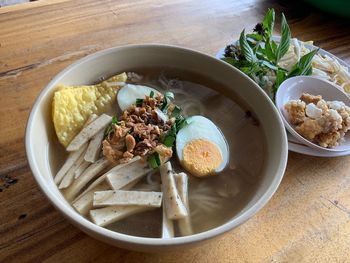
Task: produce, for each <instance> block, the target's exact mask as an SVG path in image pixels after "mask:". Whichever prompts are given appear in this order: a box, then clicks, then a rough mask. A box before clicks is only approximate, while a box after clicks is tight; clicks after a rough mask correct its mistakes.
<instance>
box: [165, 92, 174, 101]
mask: <svg viewBox="0 0 350 263" xmlns="http://www.w3.org/2000/svg"><path fill="white" fill-rule="evenodd" d="M164 97H165V98H168V99H169V100H173V99H174V98H175V96H174V93H172V92H171V91H167V92H165V93H164Z"/></svg>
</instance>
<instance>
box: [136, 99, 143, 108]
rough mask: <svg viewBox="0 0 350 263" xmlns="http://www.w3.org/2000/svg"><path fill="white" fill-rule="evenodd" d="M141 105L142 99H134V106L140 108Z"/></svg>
mask: <svg viewBox="0 0 350 263" xmlns="http://www.w3.org/2000/svg"><path fill="white" fill-rule="evenodd" d="M142 104H143V99H136V106H137V107H141V106H142Z"/></svg>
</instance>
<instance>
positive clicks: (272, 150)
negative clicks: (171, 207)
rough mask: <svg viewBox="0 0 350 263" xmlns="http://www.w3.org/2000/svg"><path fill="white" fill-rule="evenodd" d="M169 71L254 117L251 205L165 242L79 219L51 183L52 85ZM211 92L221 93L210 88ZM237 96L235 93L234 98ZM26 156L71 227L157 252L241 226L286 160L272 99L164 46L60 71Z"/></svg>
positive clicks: (41, 101)
mask: <svg viewBox="0 0 350 263" xmlns="http://www.w3.org/2000/svg"><path fill="white" fill-rule="evenodd" d="M151 66H154V67H171V68H178V69H179V70H183V71H190V72H193V73H194V74H200V75H203V76H205V77H207V78H209V79H211V80H213V81H216V82H217V83H220V86H221V85H222V87H223V88H221V89H220V90H218V91H219V92H222V93H223V94H225V95H226V96H227V97H229V98H232V97H236V96H238V97H239V98H240V99H242V101H243V102H244V103H246V105H247V106H248V107H250V108H251V109H252V110H253V111H254V112H255V114H256V117H257V118H258V120H259V121H260V125H261V127H262V130H263V132H264V134H265V137H266V149H265V151H266V153H265V156H264V157H265V160H264V168H263V170H262V174H261V178H262V179H261V183H260V184H259V185H258V186H257V188H256V189H255V190H254V193H252V197H251V199H250V201H249V202H248V203H247V204H246V205H245V206H244V207H243V208H242V209H241V210H240V211H239V212H238V213H237V214H236V215H235V216H234V217H232V218H231V219H230V220H228V222H226V223H225V224H223V225H221V226H219V227H216V228H214V229H211V230H209V231H206V232H202V233H199V234H195V235H191V236H185V237H176V238H169V239H161V238H145V237H136V236H130V235H125V234H121V233H117V232H114V231H111V230H108V229H106V228H103V227H100V226H97V225H95V224H93V223H92V222H90V221H89V220H87V219H86V218H84V217H82V216H81V215H79V214H78V213H77V212H76V211H75V210H74V209H73V208H72V207H71V206H70V204H69V203H68V202H67V201H66V200H65V198H64V197H63V196H62V194H61V192H60V191H59V190H58V188H57V186H56V185H55V183H54V181H53V174H52V173H51V169H50V163H49V161H48V157H49V153H48V146H49V144H50V141H52V140H51V138H53V136H55V133H54V128H53V125H52V120H51V103H52V97H53V93H54V90H55V87H56V85H57V84H58V83H62V84H70V85H74V84H87V83H92V82H94V81H96V80H97V79H99V77H101V76H110V75H112V74H116V73H118V72H122V71H125V70H133V69H137V68H145V67H151ZM213 89H219V87H216V86H214V87H213ZM234 94H235V95H234ZM26 151H27V158H28V162H29V165H30V167H31V170H32V172H33V175H34V178H35V179H36V181H37V183H38V184H39V186H40V188H41V190H42V191H43V192H44V193H45V195H46V196H47V197H48V199H49V200H50V201H51V202H52V203H53V205H54V206H55V207H56V208H57V209H58V210H60V211H61V212H62V213H63V215H65V216H66V217H67V218H68V219H69V220H70V221H71V222H72V223H73V224H74V225H76V226H77V227H79V228H80V229H81V230H82V231H84V232H86V233H87V234H89V235H91V236H93V237H95V238H97V239H99V240H102V241H104V242H106V243H108V244H111V245H116V246H119V247H123V248H127V249H132V250H140V251H148V252H151V251H161V250H167V249H170V248H171V249H172V248H175V247H188V246H189V245H193V244H196V243H198V242H200V241H204V240H207V239H211V238H213V237H215V236H218V235H220V234H223V233H225V232H227V231H229V230H231V229H233V228H235V227H237V226H239V225H240V224H242V223H244V222H245V221H246V220H248V219H249V218H250V217H252V216H253V215H254V214H255V213H256V212H258V211H259V210H260V209H261V208H262V207H263V206H264V205H265V204H266V203H267V202H268V200H269V199H270V198H271V196H272V195H273V193H274V192H275V191H276V189H277V187H278V185H279V184H280V182H281V180H282V177H283V174H284V171H285V167H286V164H287V158H288V144H287V137H286V131H285V128H284V125H283V122H282V119H281V118H280V116H279V113H278V112H277V110H276V107H275V106H274V105H273V103H272V102H271V100H270V99H269V98H268V97H267V95H266V94H265V93H264V92H263V91H262V89H261V88H259V86H257V85H256V84H255V83H254V82H253V81H252V80H251V79H249V78H248V77H247V76H246V75H244V74H243V73H241V72H240V71H239V70H237V69H235V68H234V67H232V66H230V65H228V64H227V63H225V62H223V61H220V60H217V59H216V58H214V57H211V56H208V55H205V54H203V53H200V52H197V51H193V50H189V49H185V48H180V47H175V46H166V45H154V44H150V45H129V46H124V47H116V48H111V49H107V50H103V51H100V52H97V53H95V54H92V55H89V56H87V57H85V58H83V59H81V60H79V61H77V62H76V63H74V64H73V65H71V66H69V67H67V68H66V69H65V70H63V71H62V72H61V73H59V74H58V75H57V76H56V77H55V78H54V79H53V80H52V81H51V82H50V83H49V84H48V85H47V86H46V88H45V89H44V90H43V91H42V92H41V94H40V96H39V97H38V98H37V100H36V102H35V104H34V106H33V108H32V111H31V113H30V116H29V120H28V124H27V130H26Z"/></svg>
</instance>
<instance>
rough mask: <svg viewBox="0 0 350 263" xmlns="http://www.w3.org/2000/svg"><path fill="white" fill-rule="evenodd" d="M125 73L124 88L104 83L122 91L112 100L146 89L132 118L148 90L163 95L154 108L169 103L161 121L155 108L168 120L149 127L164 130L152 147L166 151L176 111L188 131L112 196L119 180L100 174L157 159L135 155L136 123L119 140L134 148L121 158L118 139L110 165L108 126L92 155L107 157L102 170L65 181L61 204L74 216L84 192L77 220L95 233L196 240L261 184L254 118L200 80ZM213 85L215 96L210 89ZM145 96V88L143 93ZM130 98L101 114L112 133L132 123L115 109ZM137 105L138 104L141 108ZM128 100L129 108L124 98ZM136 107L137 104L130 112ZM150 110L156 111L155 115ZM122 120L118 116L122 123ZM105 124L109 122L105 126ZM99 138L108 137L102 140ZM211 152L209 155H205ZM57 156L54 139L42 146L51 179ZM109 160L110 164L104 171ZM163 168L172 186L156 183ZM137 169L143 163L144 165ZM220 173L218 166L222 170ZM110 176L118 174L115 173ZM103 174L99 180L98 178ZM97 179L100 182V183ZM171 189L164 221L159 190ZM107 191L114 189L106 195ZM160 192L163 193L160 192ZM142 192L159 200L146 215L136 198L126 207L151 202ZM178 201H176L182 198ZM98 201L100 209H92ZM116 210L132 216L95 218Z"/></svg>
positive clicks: (178, 74)
mask: <svg viewBox="0 0 350 263" xmlns="http://www.w3.org/2000/svg"><path fill="white" fill-rule="evenodd" d="M133 72H135V73H130V72H129V73H128V74H127V80H126V81H125V82H126V83H122V81H114V82H110V83H112V84H111V85H116V86H117V85H120V86H122V87H121V89H119V91H118V93H119V92H120V94H122V92H121V90H122V89H123V88H124V87H125V86H127V85H129V86H130V87H131V88H135V87H136V90H137V91H139V90H140V89H139V87H141V86H143V87H149V88H151V89H152V90H150V91H151V92H148V93H147V94H146V95H147V97H145V98H143V97H142V98H137V99H139V100H137V101H135V105H136V109H134V108H133V109H132V110H133V111H132V113H134V112H135V111H138V109H137V108H138V107H140V108H142V107H145V108H147V107H149V104H147V103H148V102H147V99H149V97H150V96H151V95H152V91H153V90H154V91H155V92H159V93H160V94H163V95H164V98H163V96H162V97H161V99H159V101H161V102H163V101H166V99H165V98H166V95H165V94H173V95H172V96H173V99H169V103H168V105H167V107H168V108H170V109H171V108H173V109H171V113H170V114H168V113H169V109H168V110H164V109H163V110H162V112H163V113H164V112H165V115H169V116H165V117H164V116H161V118H165V119H166V121H164V120H165V119H164V120H163V121H160V123H162V124H161V125H163V126H161V125H160V124H157V125H158V126H159V127H161V130H163V131H164V134H160V135H159V137H157V138H155V140H156V141H157V143H159V144H164V145H165V146H167V144H166V143H165V141H166V140H165V139H169V137H171V136H170V135H169V134H170V133H171V127H172V125H175V121H174V124H171V122H170V119H171V118H172V117H171V116H172V115H173V113H174V111H175V108H176V107H178V108H179V109H181V115H180V116H181V118H183V119H184V120H192V122H191V123H190V124H185V125H184V127H182V128H181V129H179V130H177V131H176V132H175V133H174V134H173V135H172V136H173V137H174V141H173V145H171V146H167V147H165V148H170V149H172V155H171V156H166V155H164V156H162V155H161V154H160V157H161V158H159V159H160V160H159V161H160V163H159V166H157V159H156V160H155V164H156V166H157V167H151V168H149V167H148V166H147V165H144V166H143V167H142V169H144V172H143V173H142V176H138V177H137V178H136V177H135V178H136V179H135V180H133V181H132V182H131V183H132V184H130V182H128V184H125V185H123V186H122V187H121V188H119V189H117V188H118V187H115V186H116V185H117V184H118V185H121V184H120V182H119V181H118V182H117V183H116V178H117V177H116V176H114V175H113V176H112V175H111V174H108V171H110V170H111V169H112V170H113V169H115V167H117V166H118V165H121V164H123V163H124V164H128V162H133V161H132V160H133V158H135V157H138V156H141V159H146V160H147V161H148V162H149V165H150V166H152V164H154V163H153V162H152V161H153V159H152V158H150V156H152V155H153V154H154V152H157V150H156V149H155V148H153V149H151V150H149V152H148V153H146V154H144V155H142V154H143V152H142V151H141V150H142V149H143V148H142V147H139V148H137V149H135V147H136V146H137V145H138V144H139V143H140V141H139V140H140V138H138V137H137V136H138V134H137V129H136V128H135V125H139V124H140V123H131V124H130V125H134V126H132V127H133V128H130V127H131V126H130V127H125V131H126V130H128V131H127V132H126V133H127V135H125V136H124V137H126V136H128V135H130V136H129V137H128V138H131V137H133V138H132V139H130V141H131V142H132V143H134V142H135V144H136V146H134V150H133V151H124V150H125V149H127V148H128V140H126V143H125V144H126V146H124V148H125V149H124V150H123V151H124V152H123V154H122V155H121V157H120V158H119V157H118V158H119V159H117V157H116V150H115V149H116V146H115V145H116V144H112V142H113V140H115V137H116V136H115V134H116V133H117V132H118V131H119V130H117V128H115V126H113V127H114V128H113V129H114V130H112V135H111V134H108V129H109V128H110V127H111V126H108V127H107V126H106V127H107V128H106V129H104V130H103V133H104V139H103V140H107V142H106V143H102V145H103V146H102V147H103V150H101V151H100V152H99V156H98V159H99V160H98V161H100V160H101V159H100V158H104V157H105V158H107V161H105V163H106V165H105V167H103V168H102V169H101V170H100V171H99V173H98V174H96V175H94V176H93V178H91V180H86V182H84V185H82V184H80V183H76V181H78V180H80V181H83V179H79V178H83V176H85V175H86V173H87V172H86V170H85V172H84V171H83V172H82V174H81V175H79V176H78V177H77V178H73V180H72V181H71V182H70V184H68V185H67V186H66V187H62V189H61V190H62V193H63V195H65V196H66V197H67V200H68V201H69V202H70V203H72V204H73V207H74V208H75V209H76V210H77V211H78V212H79V207H78V208H77V207H76V206H75V205H74V203H76V202H77V201H79V198H80V199H84V195H85V198H87V197H86V195H87V194H88V193H89V192H90V197H89V198H90V199H89V200H90V201H89V202H90V203H89V206H88V209H89V211H88V213H86V211H84V213H82V214H83V216H86V218H88V219H89V220H92V221H93V222H95V223H97V224H99V222H100V223H101V224H100V225H101V226H104V227H106V228H108V229H110V230H113V231H117V232H120V233H125V234H128V235H134V236H143V237H155V238H171V237H178V236H183V235H189V234H195V233H200V232H203V231H206V230H209V229H212V228H215V227H217V226H219V225H222V224H223V223H225V222H227V221H228V220H230V219H231V218H232V217H234V216H235V215H236V214H238V213H239V212H240V211H241V209H242V208H243V207H244V206H245V205H246V204H247V203H248V202H249V201H250V199H251V195H252V194H253V193H254V190H255V189H256V188H257V187H258V185H259V183H260V179H261V178H260V175H261V172H262V169H263V164H264V155H265V138H264V134H263V131H262V129H261V127H260V125H259V122H258V121H257V120H256V118H255V117H254V112H252V111H251V110H250V109H249V108H247V107H246V106H245V105H244V104H243V103H241V102H240V100H239V99H238V98H233V99H232V98H229V97H227V96H225V95H223V94H221V93H219V92H218V91H220V84H218V83H215V82H213V81H211V80H209V79H206V78H204V77H203V76H200V75H196V74H193V73H190V72H183V71H179V70H177V69H170V68H169V69H166V70H164V69H161V68H140V69H133ZM133 85H134V86H133ZM214 86H215V89H213V87H214ZM145 90H147V89H146V88H145ZM217 90H218V91H217ZM131 91H133V90H131ZM131 91H130V92H124V93H125V94H127V95H126V97H125V96H124V97H123V96H122V95H120V94H119V95H120V96H119V97H118V93H117V95H116V96H117V97H116V101H117V102H116V103H113V107H111V108H109V109H105V112H108V114H110V115H115V116H118V122H116V123H117V124H116V126H118V127H119V126H120V127H122V125H123V124H121V122H122V121H123V120H125V123H126V124H125V125H127V122H128V121H129V120H130V119H133V118H134V117H132V116H134V115H133V114H129V115H127V114H126V113H125V111H128V109H129V113H130V108H128V107H130V106H129V105H128V106H125V107H126V108H125V109H124V110H123V109H121V108H122V107H124V106H120V105H123V103H118V102H120V100H121V99H123V98H125V99H123V102H125V101H128V100H129V99H130V98H129V97H128V96H129V94H131V93H132V92H131ZM147 91H148V90H147ZM153 96H154V98H156V97H155V96H156V94H153ZM120 97H121V98H120ZM230 97H231V96H230ZM141 100H143V101H142V102H141ZM131 101H133V100H132V98H131ZM133 103H134V102H133ZM138 103H139V104H140V105H138V106H137V104H138ZM152 103H153V102H152ZM118 104H119V105H118ZM163 105H164V104H161V105H160V106H159V108H161V107H162V106H163ZM133 107H134V106H133ZM152 110H154V109H152ZM154 111H155V112H157V111H156V110H154ZM152 112H153V111H152ZM163 113H160V112H158V114H159V115H162V114H163ZM99 114H101V112H99ZM123 114H124V115H125V116H124V117H123ZM159 115H158V116H159ZM140 116H141V115H137V117H140ZM131 117H132V118H131ZM123 118H124V119H123ZM161 118H160V119H161ZM142 121H144V120H141V122H142ZM109 122H112V123H113V120H111V121H109ZM168 122H169V123H168ZM197 122H198V123H199V124H198V126H196V125H195V124H196V123H197ZM168 124H169V125H168ZM148 125H151V126H152V125H153V126H157V125H156V124H155V123H153V122H151V121H150V122H148ZM186 125H187V126H186ZM153 126H152V127H153ZM168 126H169V127H168ZM203 127H204V128H203ZM191 129H192V130H191ZM217 131H218V132H217ZM106 132H107V134H106ZM109 132H110V131H109ZM121 132H122V131H121ZM205 134H206V135H205ZM101 136H102V135H101ZM106 136H110V138H108V137H106ZM164 137H165V139H164ZM189 137H190V138H189ZM222 138H223V139H222ZM170 140H171V138H170ZM182 141H183V142H184V143H183V145H184V146H183V148H181V149H180V151H179V150H178V149H177V146H178V144H180V143H181V142H182ZM160 142H161V143H160ZM192 142H194V143H197V145H191V146H192V148H190V147H189V146H188V145H189V144H191V143H192ZM90 143H91V140H90ZM198 143H200V144H199V145H200V147H202V148H200V147H199V146H198ZM159 144H158V146H159ZM213 145H214V146H213ZM212 146H213V147H212ZM68 147H69V145H68ZM68 147H67V149H68ZM108 147H109V148H108ZM186 147H187V148H186ZM198 147H199V148H200V149H204V148H205V149H208V150H206V151H203V153H205V154H207V155H209V157H210V156H211V155H212V156H214V157H215V150H217V151H218V152H219V153H220V154H219V155H218V156H219V157H217V158H216V157H215V158H214V157H212V158H211V159H210V158H209V157H208V156H205V158H209V159H208V160H209V161H210V162H217V163H218V165H214V164H213V165H212V166H210V162H209V161H208V163H203V162H197V160H193V156H195V157H196V156H198V155H196V154H197V152H193V149H198ZM210 147H212V148H210ZM225 147H226V148H227V149H226V148H225ZM162 149H163V148H162ZM186 149H190V150H191V149H192V152H191V151H190V150H188V151H189V154H188V155H189V156H190V157H191V158H192V159H191V158H190V157H188V158H187V159H186V154H185V152H186ZM212 149H214V150H213V151H211V150H212ZM163 151H164V149H163ZM73 152H74V151H73ZM125 153H127V154H125ZM179 154H180V155H182V154H183V156H181V157H180V156H179ZM57 155H60V156H64V157H65V158H63V159H66V158H67V157H66V156H67V154H66V153H65V149H64V148H63V147H62V146H61V145H59V143H58V142H57V139H56V138H55V139H53V143H52V144H51V145H50V161H51V167H54V169H56V170H55V171H53V173H54V174H58V173H59V171H60V169H62V168H61V167H62V165H63V161H64V160H60V161H58V160H57V158H56V157H55V158H54V156H57ZM70 155H72V152H71V153H70V154H69V155H68V158H69V156H70ZM131 155H132V156H131ZM81 156H82V154H81ZM129 157H130V158H129ZM113 158H114V159H113ZM128 158H129V159H128ZM203 158H204V157H203ZM116 159H117V161H116V162H115V163H114V164H113V165H111V163H113V161H115V160H116ZM67 160H68V159H67ZM108 160H109V162H108ZM98 161H97V162H98ZM83 162H84V161H82V163H83ZM137 162H138V160H136V161H134V164H136V163H137ZM169 162H170V163H171V166H170V167H167V168H164V169H168V170H167V172H168V174H173V175H174V178H175V179H171V180H173V181H171V180H169V182H164V178H165V177H164V176H166V175H165V174H166V173H163V174H161V172H160V169H161V168H162V167H163V166H164V164H165V163H169ZM145 163H146V164H147V162H145ZM92 165H94V163H93V164H91V166H92ZM131 165H133V163H131ZM63 166H64V165H63ZM134 166H135V165H134ZM214 166H215V167H214ZM203 167H205V168H206V169H207V170H208V169H209V170H210V169H211V170H210V171H209V170H208V171H209V172H207V170H205V169H202V168H203ZM220 167H222V169H221V168H220ZM76 169H77V168H76ZM86 169H89V168H86ZM121 169H123V168H121ZM133 169H137V167H136V166H135V167H134V168H133ZM91 170H92V169H91ZM115 172H116V173H118V171H115ZM183 173H184V174H185V175H183V177H182V178H185V181H186V182H187V183H186V189H187V194H186V193H185V197H184V196H182V194H184V193H182V194H181V189H179V188H181V187H180V186H179V184H177V178H180V177H181V176H180V177H178V176H177V175H179V174H183ZM106 174H107V176H106ZM104 175H105V177H106V178H107V179H106V178H103V176H104ZM118 176H119V177H118V178H119V179H118V178H117V179H118V180H120V177H121V176H123V175H120V174H119V175H118ZM65 177H66V175H64V177H63V180H64V178H65ZM74 177H75V176H74ZM84 178H86V177H84ZM105 179H106V182H107V183H106V182H105ZM99 180H100V181H99ZM123 180H124V179H123ZM166 180H168V179H166ZM66 181H67V180H66ZM96 182H97V183H96ZM174 182H175V186H177V187H175V188H177V189H175V192H174V193H173V194H175V197H176V196H178V197H180V198H179V200H180V203H179V204H177V206H179V207H176V208H174V209H173V211H176V213H175V212H174V214H173V215H172V216H170V217H169V218H167V216H168V215H169V213H171V212H169V209H165V208H166V207H167V204H166V203H165V202H167V201H169V202H172V201H171V195H169V196H168V193H167V190H166V189H170V188H171V186H172V185H173V184H174ZM60 184H62V181H61V182H60V183H59V184H58V185H60ZM168 184H169V185H168ZM76 185H79V190H77V191H74V194H71V192H72V191H71V189H72V188H74V189H77V188H76ZM80 185H82V186H80ZM113 186H114V187H115V188H113ZM167 186H168V188H166V187H167ZM96 187H97V188H96ZM99 187H100V188H99ZM113 191H114V192H113ZM96 192H97V194H96ZM185 192H186V191H185ZM144 193H145V194H144ZM150 193H159V194H162V197H161V199H162V200H161V201H158V200H155V201H154V206H153V207H151V208H152V209H149V208H150V206H148V204H141V203H142V202H141V201H135V200H136V199H135V200H131V201H130V203H128V202H129V199H128V198H129V196H146V197H145V198H151V196H150ZM107 194H108V195H107ZM122 195H123V196H122ZM125 196H126V197H125ZM97 197H99V198H100V199H99V198H97ZM182 197H184V199H183V198H182ZM123 198H124V199H125V200H127V203H123V204H122V203H120V202H122V201H121V199H123ZM130 198H131V197H130ZM135 198H136V197H135ZM152 198H153V197H152ZM167 198H169V199H167ZM107 199H108V202H112V201H111V200H112V199H113V201H115V202H116V203H108V202H107V201H106V200H107ZM117 199H118V200H117ZM124 199H123V200H124ZM84 200H85V199H84ZM101 200H102V202H101V203H98V202H100V201H101ZM116 200H117V201H116ZM150 200H151V199H150ZM152 200H153V199H152ZM125 202H126V201H125ZM138 202H139V203H138ZM95 203H96V204H95ZM143 205H144V206H145V207H146V206H147V209H144V210H142V209H139V208H140V207H142V206H143ZM169 206H170V205H169ZM111 207H114V208H115V209H117V210H113V209H112V210H108V209H109V208H111ZM119 207H122V209H125V207H131V208H132V207H134V208H135V207H137V208H136V209H135V210H132V209H131V210H130V211H134V212H130V213H129V215H127V216H125V214H123V216H120V217H119V218H118V219H116V220H115V219H113V220H110V221H108V220H109V219H108V218H110V217H111V215H110V214H108V215H106V214H105V212H104V213H101V211H102V210H103V209H105V210H104V211H109V212H108V213H112V214H113V213H121V212H120V210H118V209H119ZM106 208H107V209H106ZM181 209H182V210H181ZM92 211H95V212H92ZM135 211H137V212H135ZM102 215H103V216H105V218H102V219H101V220H102V221H98V220H100V218H101V216H102ZM106 218H107V219H106ZM165 219H166V220H165ZM103 220H107V221H103ZM165 221H166V222H165ZM104 222H108V224H104ZM169 225H170V231H169V233H170V234H169V235H166V234H164V232H167V230H169V229H168V227H169Z"/></svg>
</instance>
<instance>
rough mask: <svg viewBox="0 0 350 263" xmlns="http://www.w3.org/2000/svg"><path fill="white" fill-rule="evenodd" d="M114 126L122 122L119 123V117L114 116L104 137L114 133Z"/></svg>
mask: <svg viewBox="0 0 350 263" xmlns="http://www.w3.org/2000/svg"><path fill="white" fill-rule="evenodd" d="M114 124H117V125H119V124H120V122H119V121H118V117H117V115H114V116H113V118H112V122H111V124H110V125H108V127H107V128H106V130H105V134H104V137H107V136H108V135H109V134H110V133H111V132H112V131H113V125H114Z"/></svg>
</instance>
